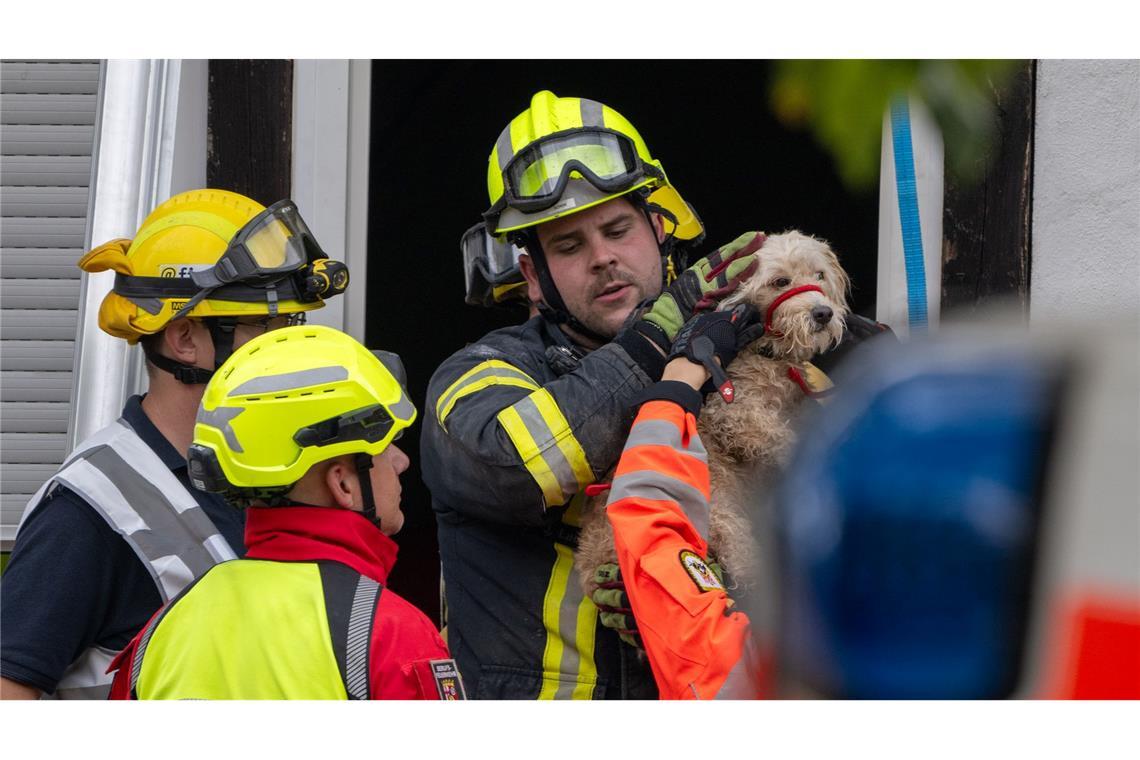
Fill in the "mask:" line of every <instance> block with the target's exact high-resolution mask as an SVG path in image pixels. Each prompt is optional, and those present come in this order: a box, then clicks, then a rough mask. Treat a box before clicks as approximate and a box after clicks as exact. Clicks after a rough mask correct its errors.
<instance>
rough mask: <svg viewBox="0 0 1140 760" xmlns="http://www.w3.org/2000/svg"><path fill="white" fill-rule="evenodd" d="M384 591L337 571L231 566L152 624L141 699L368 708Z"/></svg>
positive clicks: (138, 670) (144, 647) (245, 562)
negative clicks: (345, 703)
mask: <svg viewBox="0 0 1140 760" xmlns="http://www.w3.org/2000/svg"><path fill="white" fill-rule="evenodd" d="M380 591H381V586H380V584H379V583H377V582H376V581H374V580H372V579H371V578H368V577H366V576H363V575H361V574H359V573H357V572H356V571H355V570H352V569H350V568H348V567H347V566H345V565H342V564H340V563H337V562H331V561H320V562H277V561H271V560H253V559H241V560H234V561H231V562H225V563H222V564H220V565H217V566H215V567H214V568H212V569H211V570H210V571H209V572H208V573H206V575H204V576H203V577H202V578H200V579H199V580H198V581H197V582H196V583H194V584H193V585H192V586H190V587H189V588H187V589H186V591H185V592H184V593H183V595H182V596H181V597H179V598H178V599H176V600H175V601H174V602H173V603H172V604H171V605H169V606H168V607H167V608H166V609H164V610H163V611H162V612H161V613H160V614H159V615H156V616H155V618H154V619H153V620H152V621H151V622H150V623H149V624H148V626H147V629H146V630H145V631H144V633H143V636H142V637H141V638H140V640H139V646H138V648H137V650H136V652H135V656H134V658H133V660H132V662H131V695H132V697H133V698H135V699H367V698H368V696H369V686H370V685H369V683H368V674H369V653H370V642H371V638H372V624H373V619H374V617H375V612H376V604H377V602H378V600H379V598H380Z"/></svg>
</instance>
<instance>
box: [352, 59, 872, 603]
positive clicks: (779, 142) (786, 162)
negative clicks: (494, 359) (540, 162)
mask: <svg viewBox="0 0 1140 760" xmlns="http://www.w3.org/2000/svg"><path fill="white" fill-rule="evenodd" d="M770 73H771V68H770V65H769V64H768V63H767V62H765V61H597V60H594V61H473V62H464V61H377V62H375V63H374V64H373V66H372V128H371V131H372V134H371V148H370V166H369V169H370V190H369V218H368V222H369V233H368V240H369V253H368V255H369V261H368V278H367V289H368V291H367V292H368V302H367V307H366V309H367V328H366V342H367V344H368V346H369V347H370V348H385V349H388V350H393V351H397V352H399V353H400V355H401V356H402V357H403V358H404V361H405V364H406V365H407V369H408V379H409V384H410V386H411V388H410V391H411V394H412V398H413V400H414V401H415V403H416V406H417V407H418V408H420V409H422V408H423V403H424V394H425V391H426V388H427V382H428V379H429V378H430V377H431V373H432V372H433V371H434V370H435V368H436V367H437V366H438V365H439V364H440V363H441V362H442V361H443V360H444V359H445V358H447V357H448V356H449V355H450V354H451V353H452V352H454V351H455V350H457V349H459V348H460V347H462V346H463V345H464V344H466V343H469V342H471V341H474V340H477V339H478V338H479V337H481V336H482V335H483V334H484V333H486V332H487V331H489V330H492V329H494V328H497V327H501V326H504V325H507V324H514V323H517V322H519V321H521V319H522V318H523V316H524V315H523V314H522V313H521V312H517V313H512V312H509V311H501V312H500V311H489V310H484V309H480V308H476V307H472V306H467V305H465V304H464V303H463V273H462V271H461V266H460V260H459V237H460V235H461V234H462V233H463V231H464V230H465V229H467V228H468V227H469V226H470V225H472V224H474V223H475V222H477V221H479V215H480V213H481V212H482V211H483V210H484V209H485V208H486V207H487V205H488V201H487V190H486V172H487V158H488V156H489V155H490V152H491V147H492V146H493V145H494V142H495V139H496V138H497V137H498V135H499V132H500V130H501V129H502V128H503V126H505V125H506V124H507V122H508V121H509V120H510V119H511V118H513V117H514V116H515V115H516V114H518V113H520V112H521V111H523V110H524V109H525V108H527V107H528V106H529V104H530V96H531V95H532V94H533V93H535V92H537V91H539V90H542V89H549V90H552V91H554V93H555V94H557V95H571V96H581V97H588V98H591V99H593V100H598V101H601V102H602V103H605V104H606V105H608V106H611V107H612V108H615V109H616V110H618V111H619V112H621V113H622V115H624V116H625V117H626V118H627V119H629V120H630V121H631V122H632V123H633V124H634V125H635V126H636V127H637V129H638V130H639V131H640V132H641V135H642V137H643V138H644V139H645V141H646V143H647V144H648V146H649V149H650V151H651V152H652V154H653V156H654V157H655V158H657V159H658V160H660V161H661V162H662V164H663V165H664V166H665V170H666V171H667V172H668V174H669V179H670V180H671V182H672V183H673V184H674V185H675V186H676V187H677V188H678V190H680V192H681V194H682V195H683V196H684V197H685V199H686V200H687V201H688V202H689V203H690V204H692V205H693V206H694V207H695V208H696V209H697V211H698V213H699V214H700V215H701V218H702V219H703V220H704V223H705V226H706V228H707V230H708V237H707V239H706V246H705V248H706V249H707V250H711V249H712V248H714V247H715V246H717V245H720V244H722V243H725V242H728V241H730V240H732V239H733V238H735V237H736V236H737V235H739V234H740V233H742V232H744V231H746V230H751V229H762V230H765V231H767V232H780V231H783V230H785V229H788V228H798V229H800V230H802V231H804V232H808V233H811V234H814V235H817V236H820V237H823V238H826V239H827V240H828V241H830V242H831V244H832V246H833V247H834V248H835V250H836V251H837V252H838V253H839V255H840V259H841V261H842V262H843V265H844V266H845V268H846V269H847V271H848V273H849V274H850V275H851V278H852V281H853V283H854V292H853V294H852V301H853V303H852V305H853V307H854V308H855V310H856V311H857V312H859V313H862V314H865V315H869V316H870V315H873V309H874V302H875V284H876V247H877V241H878V191H877V189H874V188H872V189H870V190H868V191H867V192H865V193H861V194H857V195H853V194H851V193H850V192H849V191H848V190H847V189H846V188H844V186H843V185H842V184H841V183H840V181H839V178H838V175H837V174H836V172H835V169H834V167H833V166H832V163H831V160H830V158H829V157H828V156H827V155H826V154H825V153H824V152H823V151H822V149H820V147H819V146H818V145H817V144H816V143H815V142H814V141H813V140H812V138H811V137H810V136H809V135H807V134H806V133H801V132H791V131H788V130H787V129H786V128H784V127H783V126H782V125H781V124H780V123H779V122H778V121H777V120H776V118H775V117H774V116H773V115H772V114H771V112H770V110H769V108H768V96H767V92H768V80H769V76H770ZM358 287H359V285H358ZM400 445H401V447H402V448H404V450H405V451H407V452H408V453H409V455H410V456H411V458H412V467H411V469H410V470H409V471H408V472H407V473H405V475H404V476H403V478H402V481H403V484H404V492H403V509H404V513H405V515H406V522H405V527H404V529H403V531H401V533H400V534H399V535H398V536H397V541H398V542H399V544H400V547H401V550H400V554H401V559H400V562H399V563H398V564H397V566H396V571H395V572H394V573H393V575H392V578H391V580H390V583H391V586H392V588H393V589H394V590H396V591H397V592H398V593H400V594H401V595H403V596H405V597H406V598H408V599H409V601H411V602H412V603H414V604H415V605H416V606H418V607H420V608H421V609H423V610H424V611H425V612H427V613H428V614H429V615H431V616H432V617H433V618H437V617H438V579H439V564H438V550H437V546H436V540H435V521H434V518H433V516H432V512H431V502H430V497H429V494H428V492H427V489H426V487H425V486H424V485H423V480H422V478H421V476H420V471H419V467H418V460H419V429H418V425H417V426H415V427H413V429H412V430H410V431H409V432H408V434H407V435H405V436H404V438H403V439H402V440H401V441H400Z"/></svg>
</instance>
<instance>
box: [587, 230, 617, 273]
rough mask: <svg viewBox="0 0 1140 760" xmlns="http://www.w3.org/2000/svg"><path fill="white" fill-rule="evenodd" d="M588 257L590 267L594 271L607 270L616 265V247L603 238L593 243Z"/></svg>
mask: <svg viewBox="0 0 1140 760" xmlns="http://www.w3.org/2000/svg"><path fill="white" fill-rule="evenodd" d="M590 255H591V259H590V265H591V266H592V267H593V268H594V269H609V268H610V267H611V266H613V265H614V264H616V263H617V260H618V258H617V246H615V245H613V244H612V243H611V242H610V241H609V240H607V239H605V238H604V237H603V238H601V239H599V240H596V241H594V245H593V248H592V250H591V251H590Z"/></svg>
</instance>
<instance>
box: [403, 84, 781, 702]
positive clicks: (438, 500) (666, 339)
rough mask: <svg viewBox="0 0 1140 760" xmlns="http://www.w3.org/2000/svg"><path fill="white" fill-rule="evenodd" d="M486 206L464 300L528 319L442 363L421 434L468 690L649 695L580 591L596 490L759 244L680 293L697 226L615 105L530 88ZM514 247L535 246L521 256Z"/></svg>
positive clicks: (470, 245)
mask: <svg viewBox="0 0 1140 760" xmlns="http://www.w3.org/2000/svg"><path fill="white" fill-rule="evenodd" d="M487 184H488V190H489V195H490V201H491V207H490V208H489V209H488V210H487V212H486V213H485V214H484V221H483V223H482V224H480V225H477V226H476V227H474V228H472V229H471V230H469V231H468V233H467V234H466V235H465V236H464V238H463V243H462V245H463V252H464V259H465V262H466V267H467V269H466V274H467V287H468V302H470V303H485V304H488V303H491V302H494V301H496V300H503V299H505V298H509V297H511V296H512V295H517V294H525V296H526V298H527V300H528V301H529V302H530V303H531V304H532V306H533V307H534V308H535V309H536V311H537V313H535V314H534V315H533V316H532V318H531V319H529V320H528V321H527V322H526V323H525V324H523V325H520V326H517V327H510V328H506V329H502V330H497V331H495V332H492V333H490V334H488V335H486V336H484V337H483V338H482V339H481V340H479V341H478V342H476V343H474V344H472V345H470V346H468V347H467V348H464V349H462V350H461V351H459V352H457V353H456V354H454V355H453V356H451V357H450V358H449V359H448V360H447V361H445V362H444V363H443V364H442V365H441V366H440V367H439V368H438V370H437V371H436V372H435V374H434V376H433V377H432V380H431V383H430V385H429V388H428V394H427V417H428V419H427V422H426V423H425V425H424V433H423V438H422V444H421V445H422V459H423V472H424V480H425V482H426V483H427V485H428V487H429V488H430V490H431V492H432V500H433V508H434V510H435V512H436V517H437V522H438V527H439V545H440V557H441V564H442V569H443V579H444V587H445V599H446V609H447V625H448V629H447V630H448V643H449V645H450V647H451V651H452V652H453V653H454V655H455V657H456V660H457V662H458V663H459V667H460V670H461V672H462V673H463V677H464V679H465V681H466V683H467V686H468V689H469V690H470V693H471V695H472V696H473V697H475V698H511V699H535V698H538V699H571V698H577V699H600V698H623V697H653V696H655V695H656V688H655V687H654V685H653V683H652V679H651V677H650V675H649V674H648V673H647V672H646V669H645V668H644V666H643V665H641V664H640V662H639V661H638V657H637V655H636V653H635V652H634V650H633V649H631V648H628V647H624V645H622V644H621V642H620V641H619V638H618V635H617V633H616V632H615V631H613V630H610V629H607V628H605V627H604V626H602V625H601V624H600V622H599V614H598V609H597V607H596V606H595V604H594V603H593V601H591V600H590V599H588V598H583V595H582V592H581V589H580V586H579V582H578V578H577V573H579V572H593V571H594V568H585V569H580V568H577V567H575V566H574V562H573V552H574V546H575V543H576V539H577V533H578V521H579V515H580V511H581V505H582V501H583V497H584V489H585V487H586V486H587V485H589V484H591V483H593V482H594V481H595V480H597V479H598V478H600V477H602V476H604V475H605V474H606V473H607V472H608V470H609V469H610V468H611V467H612V466H613V464H614V462H615V461H616V460H617V457H618V454H619V453H620V451H621V445H622V441H623V440H624V437H625V432H626V430H627V429H628V425H629V423H630V420H631V418H632V414H631V404H632V402H633V400H634V399H635V398H636V396H637V394H638V393H639V392H641V391H642V390H643V389H645V388H647V387H649V386H651V385H652V384H653V383H655V382H656V381H658V380H659V379H660V378H661V373H662V370H663V369H664V367H665V359H666V355H667V354H668V352H669V350H670V348H671V346H672V342H673V339H674V337H675V336H676V334H677V332H678V331H679V330H680V328H681V326H682V325H683V324H684V323H685V322H686V321H687V320H688V319H689V317H690V316H691V315H692V314H693V312H694V311H695V310H697V309H699V308H711V307H712V306H713V305H715V303H716V302H717V301H719V300H720V299H722V298H724V297H725V296H727V295H728V294H729V293H731V292H732V291H733V290H734V289H735V288H736V287H737V286H738V285H739V284H740V282H742V281H743V280H744V279H745V278H747V277H748V275H749V274H750V273H751V272H752V271H754V269H755V266H756V262H755V260H754V258H753V257H752V256H750V255H749V254H751V253H753V252H754V251H755V250H756V248H757V247H758V246H759V239H758V238H757V236H753V235H747V236H744V237H742V238H741V239H739V240H737V241H736V242H735V243H734V244H733V245H730V246H726V247H724V248H722V249H720V250H719V251H717V252H716V253H714V254H713V255H711V256H710V257H708V258H707V259H702V260H701V261H699V262H697V263H696V264H695V265H694V266H693V267H692V268H691V269H689V270H687V271H685V272H683V273H682V274H681V276H680V277H679V278H677V279H676V281H675V282H673V283H672V284H669V285H668V286H667V287H666V285H667V282H668V281H669V280H670V279H671V276H670V274H669V273H670V270H671V267H672V263H671V260H670V257H669V254H670V251H671V249H672V246H673V244H674V243H675V242H676V241H677V240H689V241H692V240H694V239H696V238H699V237H700V235H701V233H702V231H703V230H702V228H701V225H700V222H699V220H698V219H697V218H696V216H695V215H694V214H693V213H692V211H691V209H690V208H689V207H688V206H687V205H686V204H685V203H684V201H683V200H681V198H680V196H679V195H678V194H677V193H676V191H675V190H674V189H673V188H672V187H671V186H670V185H669V183H668V180H667V179H666V176H665V172H664V170H663V169H662V166H661V163H660V162H659V161H657V160H656V159H654V158H653V156H652V155H651V154H650V153H649V149H648V148H647V147H646V144H645V142H644V141H643V140H642V138H641V135H640V134H639V133H638V132H637V130H636V129H634V127H633V125H632V124H630V123H629V121H627V120H626V119H625V118H623V117H622V116H621V114H619V113H617V112H616V111H614V110H613V109H611V108H609V107H608V106H605V105H603V104H601V103H598V102H596V101H592V100H587V99H585V98H574V97H561V98H560V97H557V96H556V95H554V94H553V93H551V92H546V91H544V92H540V93H538V94H536V95H535V96H534V97H533V98H532V100H531V103H530V107H529V108H528V109H527V110H525V111H524V112H523V113H521V114H520V115H518V116H517V117H516V118H515V119H513V120H512V121H511V122H510V124H508V125H507V127H506V128H505V129H504V130H503V132H502V134H501V135H500V136H499V139H498V141H497V142H496V143H495V146H494V149H493V151H492V153H491V157H490V161H489V166H488V175H487ZM511 244H514V245H515V246H517V249H521V250H522V251H524V253H523V254H522V255H520V256H518V257H517V259H516V258H515V256H514V255H513V253H512V249H511Z"/></svg>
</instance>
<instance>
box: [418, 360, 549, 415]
mask: <svg viewBox="0 0 1140 760" xmlns="http://www.w3.org/2000/svg"><path fill="white" fill-rule="evenodd" d="M491 385H514V386H518V387H519V388H526V389H527V390H536V389H537V388H538V383H536V382H535V381H534V379H533V378H532V377H531V376H530V375H528V374H526V373H525V372H523V371H522V370H520V369H518V368H517V367H513V366H511V365H510V364H508V363H506V362H504V361H500V360H499V359H488V360H487V361H485V362H481V363H479V364H477V365H475V366H474V367H472V368H471V369H469V370H467V371H466V372H464V373H463V374H462V375H460V376H459V378H458V379H457V380H456V381H455V382H453V383H452V384H451V385H449V386H448V387H447V390H445V391H444V392H443V393H442V394H440V396H439V401H438V402H437V403H436V406H435V418H436V419H437V420H438V421H439V424H440V426H441V427H443V428H444V430H446V429H447V427H446V426H445V425H444V424H443V423H444V420H446V419H447V415H449V414H451V410H452V409H453V408H454V407H455V404H456V402H457V401H459V399H461V398H463V397H464V396H468V395H470V394H472V393H475V392H476V391H480V390H482V389H483V388H486V387H488V386H491Z"/></svg>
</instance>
